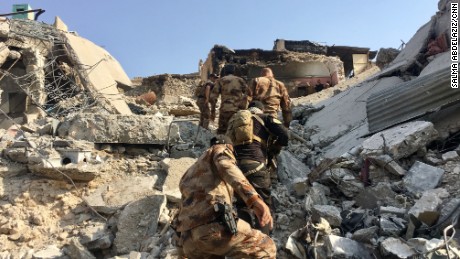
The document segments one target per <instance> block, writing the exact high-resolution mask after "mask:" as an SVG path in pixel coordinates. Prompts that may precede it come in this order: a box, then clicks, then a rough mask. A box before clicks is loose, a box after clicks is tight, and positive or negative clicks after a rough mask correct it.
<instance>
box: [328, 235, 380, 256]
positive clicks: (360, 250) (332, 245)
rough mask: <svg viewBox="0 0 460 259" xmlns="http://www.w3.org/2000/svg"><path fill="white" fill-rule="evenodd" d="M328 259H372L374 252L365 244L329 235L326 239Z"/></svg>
mask: <svg viewBox="0 0 460 259" xmlns="http://www.w3.org/2000/svg"><path fill="white" fill-rule="evenodd" d="M324 242H325V244H326V247H327V256H328V258H343V259H353V258H362V259H371V258H374V257H373V256H372V252H371V251H370V250H369V249H368V248H366V247H365V246H364V245H363V244H361V243H359V242H356V241H354V240H351V239H349V238H344V237H339V236H335V235H328V236H326V237H325V241H324Z"/></svg>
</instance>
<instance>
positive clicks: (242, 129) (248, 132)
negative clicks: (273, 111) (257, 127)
mask: <svg viewBox="0 0 460 259" xmlns="http://www.w3.org/2000/svg"><path fill="white" fill-rule="evenodd" d="M253 117H254V118H255V119H256V120H257V121H259V122H260V123H261V124H262V125H264V122H263V120H262V119H261V118H260V117H259V116H257V115H255V114H252V113H251V112H250V111H248V110H239V111H237V112H236V113H235V114H233V116H232V117H231V118H230V121H229V123H228V128H227V133H226V135H227V137H229V138H230V139H231V140H232V142H233V145H234V146H238V145H246V144H251V143H252V141H253V140H256V141H258V142H262V139H261V138H260V137H258V136H256V135H254V132H253V127H254V122H253V121H252V118H253Z"/></svg>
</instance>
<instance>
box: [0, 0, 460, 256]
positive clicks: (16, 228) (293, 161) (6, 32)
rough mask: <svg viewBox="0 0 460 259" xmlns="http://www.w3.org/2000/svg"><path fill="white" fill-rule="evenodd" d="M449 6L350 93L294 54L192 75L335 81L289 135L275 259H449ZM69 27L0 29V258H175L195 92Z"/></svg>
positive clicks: (455, 157) (452, 138) (196, 143)
mask: <svg viewBox="0 0 460 259" xmlns="http://www.w3.org/2000/svg"><path fill="white" fill-rule="evenodd" d="M450 3H451V1H448V0H441V1H439V8H438V10H433V13H434V15H433V17H432V19H431V20H430V21H428V22H427V23H426V24H424V25H422V26H421V28H420V29H419V30H418V31H417V32H416V33H415V34H414V36H413V37H412V39H411V40H410V41H409V42H408V43H407V44H406V46H405V48H403V49H402V50H401V51H400V52H399V54H398V55H397V57H396V58H395V59H394V60H393V61H391V63H389V64H388V65H386V66H384V67H383V68H382V69H381V70H380V69H376V67H375V66H374V67H373V69H372V70H365V71H363V73H362V74H361V75H360V76H359V78H356V77H355V78H346V76H345V70H344V68H343V67H344V65H343V64H344V62H345V61H342V60H340V59H339V58H336V57H328V56H327V55H324V54H310V53H307V54H302V53H300V52H294V51H292V50H288V51H285V52H283V54H282V55H275V54H274V53H276V52H275V51H262V50H257V49H254V50H244V51H241V52H238V51H234V52H233V51H232V50H229V49H227V48H225V47H223V46H217V48H222V51H223V53H222V58H223V59H222V60H215V59H212V58H211V59H209V58H208V59H207V60H206V62H204V63H203V66H202V69H201V74H200V76H207V74H208V73H211V72H216V70H213V69H218V68H220V66H222V65H224V64H227V62H230V63H231V62H233V64H240V66H239V72H240V73H242V75H243V76H244V75H245V76H246V77H247V76H248V75H254V76H256V75H257V70H258V69H260V67H262V66H265V65H269V66H271V65H279V66H280V67H282V66H287V64H291V63H294V65H289V66H292V69H293V70H292V71H297V70H296V69H297V66H296V65H298V64H299V63H300V64H302V62H305V61H306V62H307V63H308V62H313V63H314V62H319V63H321V64H316V63H315V64H316V65H318V66H320V67H321V68H324V69H325V70H327V72H328V73H329V72H330V71H336V72H337V75H338V78H341V79H340V80H338V82H337V84H336V85H335V86H334V87H332V88H329V89H325V90H323V91H321V92H319V93H315V94H311V95H308V96H302V97H299V98H294V99H293V104H294V107H293V115H294V121H293V122H292V123H291V125H290V130H291V131H293V132H295V133H297V135H299V136H301V137H302V138H303V140H304V141H300V140H299V139H297V140H295V139H293V140H290V143H289V146H288V147H287V148H285V149H283V150H282V152H281V153H280V155H279V157H278V160H279V169H278V181H279V182H278V183H276V184H274V186H273V190H272V195H273V200H274V204H275V211H274V215H273V216H274V217H273V218H274V220H275V222H276V223H275V225H276V227H275V229H274V230H273V233H272V237H273V239H274V240H275V242H276V245H277V249H278V251H277V255H278V258H282V259H284V258H300V259H303V258H459V257H460V251H459V250H460V245H459V243H460V238H459V235H458V233H460V231H459V229H460V228H459V225H458V218H459V214H460V191H459V186H460V180H459V179H460V177H459V175H460V156H459V152H460V137H459V132H460V123H459V122H460V118H459V116H460V115H459V113H458V111H459V108H460V107H459V105H460V96H459V95H460V92H459V91H457V89H452V88H450V87H449V83H448V76H446V73H447V74H448V67H449V64H450V60H449V58H450V56H449V52H448V51H446V48H445V47H442V46H441V47H440V48H435V47H433V45H434V44H439V45H442V44H444V43H443V42H446V43H448V42H450V38H449V35H448V34H447V31H448V27H449V26H448V24H449V20H448V16H449V13H450ZM65 27H66V26H64V24H63V22H62V21H60V20H59V19H57V20H56V23H55V25H47V24H43V23H40V22H36V21H31V20H16V19H11V20H10V19H4V20H1V22H0V44H1V47H0V53H1V55H0V57H1V58H0V61H2V62H0V64H1V67H0V89H1V90H2V91H3V93H2V98H1V102H0V105H1V107H0V108H1V111H2V112H3V116H4V117H2V118H3V119H2V126H1V127H0V132H1V140H0V147H1V150H2V153H1V156H0V258H85V259H86V258H113V259H115V258H148V259H153V258H178V255H177V249H176V247H175V245H174V242H173V238H172V236H173V230H172V229H171V228H170V222H171V218H172V217H174V215H175V214H176V213H177V210H178V201H179V200H180V191H179V189H178V183H179V180H180V178H181V176H182V175H183V173H184V172H185V170H186V169H187V168H188V167H189V166H190V165H192V164H193V163H194V162H195V161H196V157H197V155H199V154H201V152H202V151H203V150H204V148H205V147H206V146H207V143H208V141H209V139H210V138H211V136H212V132H211V131H208V130H204V129H199V128H197V126H196V124H194V123H195V122H194V120H197V118H196V114H195V113H196V107H193V105H194V100H193V99H192V98H191V95H190V87H191V86H192V85H194V84H195V83H197V82H199V81H200V80H202V79H203V78H201V77H200V76H196V75H193V74H192V75H159V76H152V77H147V78H143V79H139V78H137V79H136V82H137V83H136V84H135V85H132V84H131V82H130V81H129V79H127V77H126V75H125V73H124V71H123V69H122V67H121V65H120V64H118V62H117V61H116V60H115V59H114V58H113V57H112V56H110V54H109V53H107V52H106V51H105V50H104V49H102V48H100V47H99V46H97V45H95V44H94V43H92V42H90V41H89V40H86V39H84V38H81V37H79V36H78V35H76V34H75V33H71V32H67V30H65ZM442 37H445V39H446V41H444V40H442ZM438 39H440V40H438ZM287 43H288V42H287ZM288 45H289V44H288ZM439 49H441V50H444V51H441V52H438V51H437V50H439ZM447 49H448V46H447ZM216 50H217V49H216ZM254 53H255V54H254ZM299 53H300V54H299ZM211 54H214V53H213V52H211V53H210V55H211ZM236 54H238V55H236ZM251 55H253V56H259V55H260V56H262V57H263V58H254V59H253V60H252V61H251V59H250V58H249V56H251ZM227 56H228V61H227ZM213 60H214V61H218V62H217V63H215V64H212V62H211V61H213ZM260 60H263V62H265V63H263V62H261V61H260ZM251 62H254V63H251ZM295 62H299V63H295ZM214 65H215V67H214ZM311 65H312V66H311V67H310V66H309V65H307V66H306V68H307V69H313V68H316V65H314V64H311ZM299 67H302V66H299ZM249 71H252V72H251V73H250V74H244V73H249ZM340 71H341V72H340ZM275 72H276V70H275ZM101 73H102V74H104V77H102V76H100V75H101ZM248 79H249V78H248ZM358 80H359V81H358ZM291 85H292V86H294V83H292V84H291ZM291 90H292V89H291ZM152 92H153V93H155V101H151V100H152V98H153V95H151V93H152ZM414 93H415V94H414ZM144 94H147V95H146V96H144ZM115 96H116V97H117V98H115ZM17 98H20V99H17ZM18 107H21V108H18ZM193 110H195V113H194V112H193ZM141 114H143V115H141ZM178 116H180V118H178Z"/></svg>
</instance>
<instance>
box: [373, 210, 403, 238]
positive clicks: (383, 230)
mask: <svg viewBox="0 0 460 259" xmlns="http://www.w3.org/2000/svg"><path fill="white" fill-rule="evenodd" d="M405 223H406V222H405V221H404V220H403V219H400V218H398V217H391V216H387V215H385V216H383V217H380V218H379V228H380V230H379V234H380V235H382V236H390V237H398V236H400V235H401V234H402V233H403V231H404V230H405V228H406V225H405Z"/></svg>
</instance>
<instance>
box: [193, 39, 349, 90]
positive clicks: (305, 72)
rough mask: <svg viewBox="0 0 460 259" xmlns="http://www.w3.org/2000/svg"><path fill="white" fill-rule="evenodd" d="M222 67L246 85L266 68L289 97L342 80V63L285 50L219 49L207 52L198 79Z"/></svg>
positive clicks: (334, 59) (205, 77)
mask: <svg viewBox="0 0 460 259" xmlns="http://www.w3.org/2000/svg"><path fill="white" fill-rule="evenodd" d="M226 64H233V65H236V72H235V75H237V76H240V77H242V78H244V79H245V80H247V81H249V80H251V79H253V78H255V77H258V76H260V71H261V70H262V68H264V67H267V66H268V67H270V68H271V69H272V70H273V72H274V74H275V78H276V79H278V80H280V81H282V82H284V83H285V85H286V87H287V88H288V91H289V95H290V96H291V97H297V96H302V95H306V94H309V93H312V92H313V86H314V85H315V84H316V83H317V81H318V80H320V81H321V82H322V83H323V84H325V83H329V84H332V85H335V84H337V83H338V82H340V81H341V80H343V79H344V78H345V75H344V70H343V63H342V62H341V61H340V59H338V58H336V57H327V56H324V55H318V54H312V53H300V52H293V51H285V50H284V51H267V50H261V49H248V50H230V49H228V48H227V47H225V46H221V45H215V46H214V48H213V49H211V51H210V53H209V55H208V59H207V60H206V61H205V62H204V63H203V64H202V66H201V70H200V77H201V78H202V79H207V77H208V75H209V73H211V72H212V73H220V71H221V69H222V68H223V67H224V66H225V65H226ZM307 83H310V85H311V87H310V88H309V89H310V90H309V91H308V90H307V92H305V91H303V89H302V90H300V89H299V88H305V87H306V86H307Z"/></svg>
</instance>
